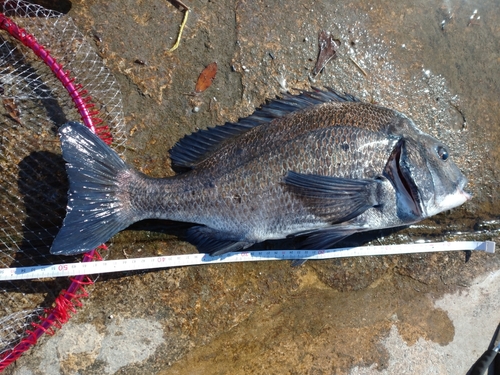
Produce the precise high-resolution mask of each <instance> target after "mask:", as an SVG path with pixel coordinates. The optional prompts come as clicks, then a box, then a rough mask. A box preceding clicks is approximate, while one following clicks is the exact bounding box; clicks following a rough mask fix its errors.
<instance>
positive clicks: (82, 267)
mask: <svg viewBox="0 0 500 375" xmlns="http://www.w3.org/2000/svg"><path fill="white" fill-rule="evenodd" d="M458 250H477V251H485V252H488V253H494V252H495V243H494V242H491V241H486V242H479V241H458V242H436V243H417V244H407V245H382V246H360V247H345V248H340V249H332V250H266V251H250V252H237V253H227V254H224V255H221V256H218V257H212V256H210V255H207V254H188V255H170V256H160V257H149V258H135V259H120V260H103V261H96V262H85V263H62V264H53V265H47V266H32V267H19V268H2V269H0V281H8V280H26V279H42V278H53V277H67V276H76V275H93V274H98V273H110V272H122V271H138V270H148V269H155V268H169V267H181V266H194V265H201V264H218V263H231V262H258V261H265V260H299V259H305V260H309V259H311V260H312V259H331V258H345V257H356V256H368V255H394V254H411V253H426V252H437V251H458Z"/></svg>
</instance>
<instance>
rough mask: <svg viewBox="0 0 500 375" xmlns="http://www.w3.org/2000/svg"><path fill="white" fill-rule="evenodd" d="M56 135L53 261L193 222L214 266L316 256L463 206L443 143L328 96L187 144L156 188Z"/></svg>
mask: <svg viewBox="0 0 500 375" xmlns="http://www.w3.org/2000/svg"><path fill="white" fill-rule="evenodd" d="M60 135H61V147H62V151H63V158H64V159H65V160H66V162H67V164H66V169H67V172H68V179H69V183H70V189H69V196H68V208H67V215H66V218H65V220H64V223H63V226H62V228H61V230H60V232H59V234H58V235H57V237H56V239H55V240H54V243H53V245H52V249H51V251H52V252H53V253H57V254H75V253H79V252H84V251H87V250H89V249H91V248H93V247H95V246H97V245H99V244H100V243H102V242H104V241H107V240H108V239H109V238H110V237H112V236H113V235H114V234H115V233H117V232H118V231H120V230H123V229H125V228H126V227H127V226H129V225H131V224H132V223H134V222H136V221H139V220H143V219H167V220H174V221H182V222H188V223H192V224H193V226H192V227H190V228H189V229H188V231H187V239H188V240H189V241H190V242H192V243H193V244H195V245H196V246H197V247H198V249H199V250H200V251H202V252H208V253H211V254H215V255H220V254H223V253H225V252H230V251H237V250H241V249H244V248H247V247H249V246H251V245H253V244H255V243H259V242H262V241H265V240H270V239H282V238H286V237H289V236H299V237H304V240H303V241H302V244H301V246H302V247H305V248H307V247H314V248H316V249H322V248H327V247H330V246H331V245H332V244H334V243H336V242H338V241H340V240H341V239H343V238H345V237H347V236H350V235H353V234H355V233H359V232H363V231H367V230H374V229H383V228H390V227H398V226H402V225H408V224H411V223H414V222H417V221H420V220H422V219H424V218H425V217H428V216H430V215H431V214H435V213H438V212H441V211H443V210H448V209H450V208H453V207H456V206H458V205H460V204H462V203H464V202H465V201H466V200H468V199H469V198H470V196H469V195H468V194H467V193H466V192H465V191H464V190H463V188H464V186H465V184H466V179H465V177H464V176H463V175H462V173H461V172H460V170H459V169H458V167H457V166H456V165H455V164H454V163H453V162H452V161H451V160H448V159H449V158H448V151H447V149H446V146H445V145H444V144H443V143H442V142H440V141H439V140H437V139H435V138H433V137H431V136H430V135H428V134H425V133H423V132H421V131H420V130H419V129H418V128H417V127H416V126H415V124H414V123H413V122H412V121H411V120H410V119H409V118H407V117H406V116H404V115H403V114H401V113H399V112H397V111H394V110H391V109H387V108H383V107H380V106H376V105H373V104H370V103H363V102H360V101H359V100H358V99H356V98H354V97H353V96H350V95H345V94H340V93H338V92H336V91H334V90H332V89H328V90H327V91H321V90H318V89H315V90H314V91H312V92H307V93H302V94H300V95H297V96H293V95H290V94H286V95H285V96H284V97H283V98H282V99H279V100H276V101H273V102H270V103H268V104H266V105H264V106H263V107H261V108H260V109H258V110H257V111H256V112H255V113H254V114H253V115H251V116H249V117H247V118H245V119H242V120H240V121H239V122H238V123H228V124H226V125H224V126H218V127H215V128H209V129H207V130H202V131H199V132H197V133H194V134H192V135H190V136H187V137H185V138H183V139H182V140H180V141H179V142H178V143H177V144H176V146H174V148H173V149H172V150H171V152H170V154H171V158H172V166H173V168H174V170H176V171H178V172H179V173H178V174H177V175H176V176H173V177H167V178H162V179H154V178H150V177H147V176H145V175H143V174H141V173H139V172H136V171H134V170H133V169H132V168H131V167H129V166H127V165H126V164H125V163H124V162H123V161H122V160H121V159H120V158H119V157H118V155H116V154H115V153H114V151H112V150H111V149H110V148H109V147H108V146H106V145H105V144H104V143H102V142H101V141H100V140H99V139H98V137H96V136H95V135H93V134H92V133H91V132H90V131H88V130H87V129H85V127H83V126H81V125H79V124H76V123H69V124H67V125H64V126H63V127H61V129H60Z"/></svg>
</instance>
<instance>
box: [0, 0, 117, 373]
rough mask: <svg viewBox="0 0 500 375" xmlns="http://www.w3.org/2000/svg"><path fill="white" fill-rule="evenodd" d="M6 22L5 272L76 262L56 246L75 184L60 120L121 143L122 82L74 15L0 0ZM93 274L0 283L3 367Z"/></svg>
mask: <svg viewBox="0 0 500 375" xmlns="http://www.w3.org/2000/svg"><path fill="white" fill-rule="evenodd" d="M0 29H1V30H0V101H1V103H0V171H1V174H0V271H1V270H2V269H6V268H12V267H26V266H32V265H48V264H54V263H64V262H68V261H70V262H71V261H76V260H77V259H75V258H73V259H71V258H70V259H68V258H67V257H65V258H58V257H55V256H52V255H50V252H49V249H50V245H51V243H52V241H53V238H54V236H55V234H56V233H57V232H58V229H59V228H60V226H61V224H62V220H63V218H64V215H65V207H66V199H67V198H66V194H67V189H68V182H67V180H66V173H65V169H64V162H63V160H62V157H61V151H60V147H59V139H58V136H57V129H58V127H59V126H61V125H62V124H63V123H65V122H67V121H71V120H73V121H80V122H84V123H85V124H86V125H87V126H89V127H91V128H92V129H93V130H94V131H95V132H96V133H97V134H98V135H99V136H100V137H101V138H102V139H103V140H104V141H106V142H107V143H108V144H112V146H113V147H114V148H115V149H116V150H117V151H118V152H121V151H122V149H123V145H124V142H125V133H124V119H123V114H122V103H121V97H120V92H119V88H118V85H117V83H116V81H115V79H114V78H113V76H112V75H111V73H110V72H109V70H108V69H107V68H106V67H105V66H104V64H103V62H102V60H101V59H100V58H99V56H98V55H97V54H96V52H95V50H94V49H93V47H92V40H87V38H86V37H85V36H84V35H83V34H82V33H80V32H79V31H78V29H77V28H76V26H75V25H74V23H73V21H72V20H71V18H70V17H68V16H66V15H63V14H61V13H58V12H55V11H52V10H47V9H45V8H43V7H41V6H39V5H34V4H31V3H28V2H26V1H22V0H6V1H0ZM49 51H50V52H49ZM96 257H98V254H97V252H91V253H88V254H86V255H85V256H84V258H83V261H90V260H92V259H94V258H96ZM78 260H81V259H78ZM89 283H92V281H91V280H90V279H88V278H86V277H83V276H79V277H75V278H72V279H69V280H64V279H62V280H61V279H43V280H26V281H22V280H20V281H8V282H0V295H1V297H0V298H1V301H2V303H1V304H0V371H2V370H3V369H4V368H5V367H6V366H7V365H8V364H9V363H11V362H12V361H13V360H15V359H16V358H17V357H19V355H20V354H21V353H22V352H24V351H25V350H27V349H28V348H29V347H30V346H31V345H33V344H34V343H35V342H36V341H37V339H38V338H39V336H41V335H42V334H43V333H45V332H52V331H53V329H54V327H59V326H60V325H61V324H62V323H64V322H65V321H66V320H67V319H68V318H69V317H70V313H71V312H74V311H75V307H76V306H78V305H79V303H80V302H79V298H81V297H82V296H85V295H86V291H85V289H84V286H85V285H86V284H89Z"/></svg>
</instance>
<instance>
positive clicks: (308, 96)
mask: <svg viewBox="0 0 500 375" xmlns="http://www.w3.org/2000/svg"><path fill="white" fill-rule="evenodd" d="M326 102H359V99H357V98H355V97H354V96H352V95H349V94H340V93H338V92H337V91H335V90H333V89H331V88H327V91H323V90H320V89H317V88H314V87H313V91H310V92H303V93H301V94H299V95H292V94H289V93H287V94H284V95H283V97H282V98H279V99H275V100H272V101H270V102H269V103H267V104H265V105H263V106H262V107H260V108H259V109H257V110H256V111H255V112H254V113H253V114H252V115H250V116H248V117H245V118H243V119H240V120H239V121H238V122H237V123H231V122H227V123H226V124H224V125H219V126H216V127H213V128H208V129H206V130H199V131H197V132H196V133H193V134H190V135H187V136H185V137H184V138H182V139H181V140H180V141H178V142H177V143H176V144H175V146H174V147H173V148H172V149H171V150H170V158H171V160H172V168H173V169H174V171H176V172H183V171H186V170H190V169H193V168H194V167H195V165H196V164H198V163H199V162H200V161H202V160H204V159H205V158H206V157H208V156H209V155H210V154H211V153H212V152H213V151H215V150H217V149H218V148H219V147H220V145H221V144H222V143H224V141H226V140H227V139H231V138H233V137H237V136H238V135H240V134H243V133H245V132H247V131H248V130H250V129H252V128H254V127H256V126H259V125H263V124H267V123H269V122H271V121H272V120H274V119H275V118H279V117H283V116H285V115H287V114H289V113H292V112H295V111H299V110H302V109H304V108H308V107H311V106H314V105H317V104H321V103H326Z"/></svg>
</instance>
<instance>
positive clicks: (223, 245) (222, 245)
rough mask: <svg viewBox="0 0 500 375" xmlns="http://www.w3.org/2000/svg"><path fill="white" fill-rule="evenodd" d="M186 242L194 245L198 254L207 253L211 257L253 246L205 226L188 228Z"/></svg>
mask: <svg viewBox="0 0 500 375" xmlns="http://www.w3.org/2000/svg"><path fill="white" fill-rule="evenodd" d="M187 240H188V241H189V242H190V243H192V244H193V245H195V246H196V248H197V249H198V251H199V252H200V253H207V254H210V255H212V256H217V255H222V254H225V253H229V252H233V251H239V250H242V249H245V248H247V247H249V246H252V245H253V243H251V242H247V241H239V240H238V239H235V238H234V236H231V235H230V234H228V233H225V232H220V231H217V230H215V229H212V228H209V227H206V226H195V227H191V228H189V229H188V231H187Z"/></svg>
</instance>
